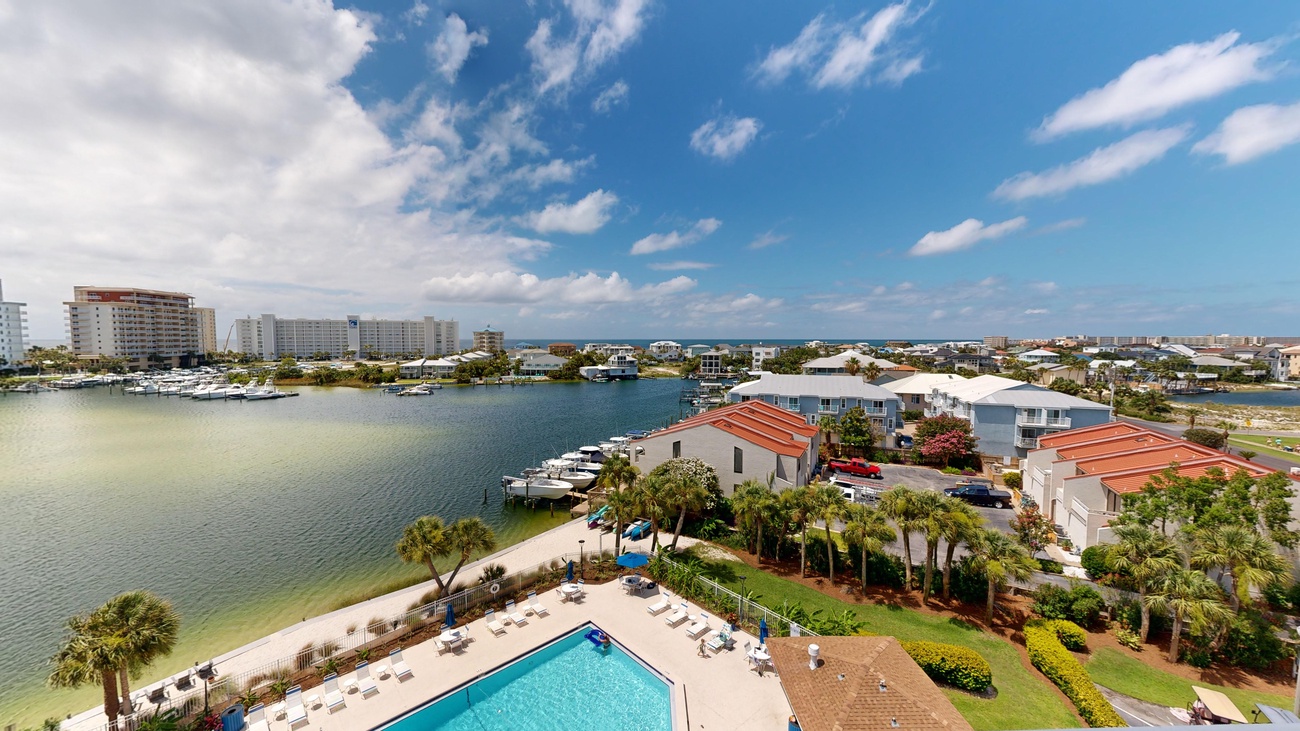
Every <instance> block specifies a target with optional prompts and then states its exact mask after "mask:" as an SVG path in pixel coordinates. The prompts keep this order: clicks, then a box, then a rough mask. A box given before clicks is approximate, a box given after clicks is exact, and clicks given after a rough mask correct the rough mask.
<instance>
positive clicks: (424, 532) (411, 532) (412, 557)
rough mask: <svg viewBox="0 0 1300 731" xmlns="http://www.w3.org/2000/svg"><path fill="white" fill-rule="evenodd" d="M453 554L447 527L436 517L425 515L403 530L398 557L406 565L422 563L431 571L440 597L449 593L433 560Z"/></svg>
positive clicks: (398, 545) (398, 544) (398, 547)
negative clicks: (448, 542) (448, 541)
mask: <svg viewBox="0 0 1300 731" xmlns="http://www.w3.org/2000/svg"><path fill="white" fill-rule="evenodd" d="M449 553H451V549H450V547H449V546H448V544H447V526H446V525H444V524H443V522H442V518H439V517H438V516H436V515H425V516H421V517H419V518H416V519H415V522H414V523H411V524H410V525H408V526H406V527H405V528H403V529H402V538H401V540H399V541H398V542H397V555H398V557H399V558H401V559H402V560H403V561H405V562H406V563H422V564H424V565H425V566H426V567H428V569H429V574H430V575H431V576H432V577H433V582H434V583H435V584H437V585H438V595H439V596H442V595H443V594H445V593H446V592H447V587H446V586H445V585H444V584H443V583H442V575H441V574H439V573H438V569H437V567H435V566H434V565H433V560H434V559H436V558H442V557H443V556H446V555H448V554H449Z"/></svg>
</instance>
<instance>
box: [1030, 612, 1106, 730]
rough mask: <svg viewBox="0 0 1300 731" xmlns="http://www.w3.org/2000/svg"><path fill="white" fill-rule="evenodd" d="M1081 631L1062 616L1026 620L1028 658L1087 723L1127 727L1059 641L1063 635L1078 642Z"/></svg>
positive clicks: (1095, 725) (1090, 724) (1097, 725)
mask: <svg viewBox="0 0 1300 731" xmlns="http://www.w3.org/2000/svg"><path fill="white" fill-rule="evenodd" d="M1076 633H1077V634H1076ZM1082 634H1083V630H1081V629H1079V626H1078V625H1076V624H1074V623H1073V622H1067V621H1065V620H1063V619H1056V620H1046V619H1031V620H1029V621H1028V622H1026V623H1025V649H1027V650H1028V651H1029V661H1030V662H1032V663H1033V664H1034V667H1036V668H1038V670H1039V671H1040V672H1042V674H1043V675H1046V676H1047V677H1048V678H1050V679H1051V681H1052V682H1053V683H1056V685H1057V687H1058V688H1060V689H1061V692H1062V693H1065V695H1066V697H1068V698H1069V699H1070V700H1071V701H1073V702H1074V707H1075V708H1077V709H1079V715H1080V716H1083V720H1084V721H1086V722H1087V723H1088V725H1089V726H1092V727H1094V728H1095V727H1100V726H1111V727H1123V726H1127V725H1128V724H1127V723H1125V722H1124V719H1122V718H1120V716H1119V714H1118V713H1116V712H1115V709H1114V707H1112V706H1111V705H1110V701H1108V700H1106V698H1105V696H1103V695H1102V694H1101V691H1099V690H1097V686H1095V685H1093V683H1092V678H1090V677H1088V671H1087V670H1084V669H1083V666H1082V665H1080V664H1079V661H1078V660H1076V659H1074V655H1071V654H1070V651H1069V650H1067V649H1066V647H1065V645H1064V644H1062V639H1063V637H1069V638H1070V641H1071V642H1074V641H1079V637H1078V635H1082ZM1080 642H1081V641H1080Z"/></svg>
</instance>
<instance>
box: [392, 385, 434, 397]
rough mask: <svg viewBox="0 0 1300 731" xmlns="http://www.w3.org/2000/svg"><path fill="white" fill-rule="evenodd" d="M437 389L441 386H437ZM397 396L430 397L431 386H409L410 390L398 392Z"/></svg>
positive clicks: (431, 392) (431, 393)
mask: <svg viewBox="0 0 1300 731" xmlns="http://www.w3.org/2000/svg"><path fill="white" fill-rule="evenodd" d="M438 388H442V385H441V384H438ZM397 395H398V396H432V395H433V386H432V385H430V384H428V383H421V384H420V385H418V386H411V387H410V388H407V389H403V390H401V391H398V392H397Z"/></svg>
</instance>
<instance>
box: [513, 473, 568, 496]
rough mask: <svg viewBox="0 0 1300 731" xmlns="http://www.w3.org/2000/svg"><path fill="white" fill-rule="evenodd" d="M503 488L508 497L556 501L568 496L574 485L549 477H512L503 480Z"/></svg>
mask: <svg viewBox="0 0 1300 731" xmlns="http://www.w3.org/2000/svg"><path fill="white" fill-rule="evenodd" d="M501 486H502V487H504V488H505V491H506V494H507V495H512V496H514V497H522V498H530V499H531V498H546V499H547V500H556V499H559V498H562V497H564V496H565V495H568V494H569V492H570V491H571V490H573V485H570V484H569V483H567V482H564V481H562V480H552V479H550V478H549V477H511V476H509V475H507V476H505V477H502V478H501Z"/></svg>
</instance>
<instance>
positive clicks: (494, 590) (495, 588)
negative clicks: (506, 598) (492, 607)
mask: <svg viewBox="0 0 1300 731" xmlns="http://www.w3.org/2000/svg"><path fill="white" fill-rule="evenodd" d="M488 591H490V592H492V593H493V594H495V593H497V592H498V591H501V585H500V584H493V585H492V586H489V587H488Z"/></svg>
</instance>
